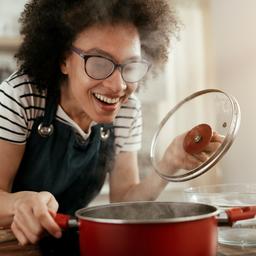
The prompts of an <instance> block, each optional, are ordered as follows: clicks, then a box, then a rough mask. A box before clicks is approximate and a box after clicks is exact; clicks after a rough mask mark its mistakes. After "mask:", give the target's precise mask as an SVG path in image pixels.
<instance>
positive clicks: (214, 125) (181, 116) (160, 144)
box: [150, 89, 241, 182]
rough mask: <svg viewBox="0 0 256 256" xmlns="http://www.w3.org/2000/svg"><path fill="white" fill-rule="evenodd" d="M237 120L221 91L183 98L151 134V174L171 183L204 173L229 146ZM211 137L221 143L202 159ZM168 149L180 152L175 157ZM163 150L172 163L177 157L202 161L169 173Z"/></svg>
mask: <svg viewBox="0 0 256 256" xmlns="http://www.w3.org/2000/svg"><path fill="white" fill-rule="evenodd" d="M240 119H241V114H240V108H239V105H238V102H237V101H236V99H235V98H234V97H233V96H231V95H228V94H227V93H225V92H223V91H221V90H218V89H207V90H202V91H198V92H195V93H194V94H192V95H190V96H188V97H186V98H185V99H184V100H182V101H181V102H179V103H178V104H177V105H176V106H175V107H174V108H173V109H171V110H170V111H169V112H168V113H167V115H166V116H165V117H164V118H163V120H162V121H161V123H160V124H159V126H158V128H157V130H156V132H155V134H154V137H153V140H152V143H151V150H150V158H151V162H152V164H153V167H154V169H155V171H156V172H157V173H158V175H160V176H161V177H162V178H163V179H166V180H168V181H173V182H181V181H187V180H190V179H193V178H196V177H198V176H199V175H201V174H203V173H205V172H206V171H208V170H209V169H210V168H211V167H213V166H214V165H215V164H216V163H217V162H218V160H219V159H220V158H221V157H222V156H223V155H224V154H225V153H226V152H227V150H228V149H229V147H230V146H231V144H232V142H233V141H234V138H235V135H236V133H237V131H238V129H239V126H240ZM214 134H215V135H216V134H218V136H219V137H220V138H221V142H220V143H219V144H218V147H216V148H215V149H214V150H213V151H212V152H211V153H209V154H207V157H205V156H206V155H205V154H206V153H205V152H206V150H208V148H209V143H210V142H211V141H212V138H213V135H214ZM177 138H178V140H177ZM180 138H182V139H180ZM181 140H182V143H181ZM170 145H172V146H171V147H172V149H175V147H176V148H177V147H180V148H181V149H180V151H176V153H175V150H172V151H170ZM173 145H176V146H175V147H173ZM178 145H179V146H178ZM207 147H208V148H207ZM167 149H168V152H169V159H172V162H175V161H177V159H178V157H180V156H181V155H186V156H187V157H188V158H191V159H192V160H193V158H194V157H196V158H195V159H197V160H198V154H199V155H201V154H204V157H203V158H200V163H197V164H196V166H195V167H192V168H191V165H190V166H189V167H187V166H186V167H185V165H183V166H182V167H178V168H177V169H176V171H175V172H174V173H170V171H169V170H168V167H169V166H168V165H166V164H163V161H162V159H163V158H164V157H165V156H166V152H167ZM181 153H182V154H181ZM175 154H176V155H175ZM184 159H185V158H184ZM202 159H204V160H202ZM170 163H171V161H170Z"/></svg>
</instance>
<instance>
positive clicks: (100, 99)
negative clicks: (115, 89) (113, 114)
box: [93, 93, 120, 104]
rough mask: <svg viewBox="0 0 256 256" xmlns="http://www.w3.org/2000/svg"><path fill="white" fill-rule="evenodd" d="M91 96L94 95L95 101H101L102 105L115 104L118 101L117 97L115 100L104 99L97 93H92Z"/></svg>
mask: <svg viewBox="0 0 256 256" xmlns="http://www.w3.org/2000/svg"><path fill="white" fill-rule="evenodd" d="M93 95H94V97H95V98H96V99H97V100H99V101H101V102H103V103H106V104H116V103H117V102H119V100H120V98H119V97H117V98H109V97H106V96H104V95H102V94H99V93H94V94H93Z"/></svg>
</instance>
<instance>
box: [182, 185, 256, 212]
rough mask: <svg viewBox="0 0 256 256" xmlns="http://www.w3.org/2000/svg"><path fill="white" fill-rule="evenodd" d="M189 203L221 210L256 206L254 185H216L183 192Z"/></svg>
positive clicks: (255, 188)
mask: <svg viewBox="0 0 256 256" xmlns="http://www.w3.org/2000/svg"><path fill="white" fill-rule="evenodd" d="M184 197H185V198H184V199H185V200H186V201H189V202H196V203H206V204H211V205H214V206H217V207H222V208H231V207H240V206H252V205H256V184H216V185H208V186H199V187H190V188H186V189H185V190H184Z"/></svg>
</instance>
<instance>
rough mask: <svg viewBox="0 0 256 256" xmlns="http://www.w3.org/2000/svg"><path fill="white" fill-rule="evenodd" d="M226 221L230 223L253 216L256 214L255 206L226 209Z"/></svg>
mask: <svg viewBox="0 0 256 256" xmlns="http://www.w3.org/2000/svg"><path fill="white" fill-rule="evenodd" d="M226 214H227V216H228V222H229V223H230V224H232V223H233V222H235V221H238V220H245V219H250V218H254V217H255V215H256V206H246V207H238V208H232V209H228V210H226Z"/></svg>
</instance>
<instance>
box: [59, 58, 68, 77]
mask: <svg viewBox="0 0 256 256" xmlns="http://www.w3.org/2000/svg"><path fill="white" fill-rule="evenodd" d="M60 70H61V72H62V74H64V75H67V74H68V72H67V61H66V58H64V59H63V60H62V62H61V63H60Z"/></svg>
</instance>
